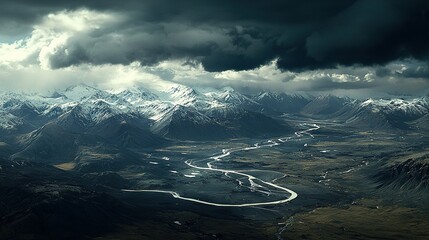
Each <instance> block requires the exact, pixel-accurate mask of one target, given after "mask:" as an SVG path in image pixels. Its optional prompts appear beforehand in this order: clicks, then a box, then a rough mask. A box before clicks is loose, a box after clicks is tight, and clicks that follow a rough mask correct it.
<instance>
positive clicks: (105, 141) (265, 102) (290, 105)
mask: <svg viewBox="0 0 429 240" xmlns="http://www.w3.org/2000/svg"><path fill="white" fill-rule="evenodd" d="M0 113H1V115H0V142H1V147H0V154H1V156H3V157H8V158H12V159H29V160H34V159H44V160H45V161H48V162H51V163H57V162H67V161H75V162H76V163H77V165H78V166H81V167H83V166H87V165H88V162H93V161H92V160H93V158H94V157H93V155H94V154H95V153H91V150H88V149H98V150H100V149H105V150H106V151H107V150H108V151H107V153H106V154H107V155H109V154H110V155H111V156H114V157H111V158H110V159H111V162H109V161H107V162H108V163H106V162H104V163H103V164H104V165H106V164H107V165H108V166H110V168H114V167H118V166H116V165H117V162H116V163H115V160H114V159H118V158H126V159H128V161H132V159H133V157H132V156H133V153H132V151H129V150H130V149H142V148H143V149H144V148H153V147H157V146H162V145H164V144H166V143H168V142H169V141H171V140H175V139H176V140H222V139H230V138H236V137H262V136H268V135H282V134H285V133H290V132H292V131H293V126H290V125H289V124H288V123H287V122H286V121H284V120H282V118H280V117H279V116H288V115H296V116H300V117H306V118H312V119H330V120H333V121H335V122H339V123H343V124H344V125H346V126H349V127H350V128H359V129H365V130H371V129H377V130H383V131H402V130H405V129H420V130H422V129H423V130H425V129H428V127H427V125H428V124H427V120H428V119H429V98H428V97H420V98H414V99H388V100H386V99H364V100H358V99H352V98H348V97H338V96H333V95H321V96H310V95H300V94H286V93H271V92H262V93H258V94H255V95H249V94H243V93H240V92H239V91H237V90H235V89H233V88H230V87H225V88H222V89H203V88H191V87H188V86H185V85H181V84H170V85H168V86H166V87H163V88H158V89H153V88H152V89H149V88H146V87H143V86H134V87H131V88H127V89H123V90H120V91H118V90H116V91H112V90H103V89H99V88H96V87H92V86H88V85H84V84H81V85H74V86H70V87H68V88H65V89H62V90H57V91H54V92H52V93H50V94H45V95H42V94H35V93H23V92H19V93H17V92H1V93H0ZM83 149H86V150H85V151H83ZM98 150H97V151H98ZM121 156H123V157H121ZM108 159H109V158H108ZM108 168H109V167H108Z"/></svg>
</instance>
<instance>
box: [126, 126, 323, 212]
mask: <svg viewBox="0 0 429 240" xmlns="http://www.w3.org/2000/svg"><path fill="white" fill-rule="evenodd" d="M300 126H302V127H308V129H306V130H302V131H298V132H295V137H296V138H301V137H302V136H304V135H309V136H310V137H313V135H312V134H311V132H312V131H315V130H317V129H319V128H320V127H319V126H318V125H316V124H308V123H302V124H300ZM292 138H293V137H286V138H279V139H277V140H268V141H266V142H265V143H263V144H258V143H256V144H254V145H253V146H249V147H245V148H236V149H223V150H222V154H219V155H216V156H213V157H211V158H210V160H211V161H210V162H207V163H206V166H197V165H196V163H198V162H200V161H203V160H200V161H191V160H186V161H185V164H186V165H188V166H189V167H191V168H193V169H198V170H205V171H214V172H220V173H223V174H225V175H226V176H229V175H239V176H242V177H245V178H246V179H247V181H248V182H249V183H250V187H249V188H250V189H251V190H252V191H254V190H256V191H259V192H264V191H261V190H258V189H260V188H262V189H268V188H267V187H264V186H262V185H265V186H269V187H272V188H275V189H277V190H278V191H280V192H283V193H286V194H287V196H288V197H287V198H284V199H280V200H276V201H267V202H252V203H241V204H227V203H215V202H209V201H203V200H200V199H196V198H190V197H184V196H181V195H180V194H179V193H177V192H174V191H167V190H156V189H151V190H148V189H144V190H137V189H122V191H124V192H152V193H166V194H171V195H172V196H173V197H174V198H178V199H182V200H185V201H190V202H195V203H200V204H205V205H209V206H216V207H253V206H266V205H275V204H282V203H286V202H289V201H292V200H293V199H295V198H297V197H298V194H297V193H296V192H294V191H293V190H291V189H288V188H286V187H282V186H280V185H277V184H275V183H274V182H275V181H276V180H277V179H280V178H277V179H274V180H273V181H270V182H268V181H264V180H262V179H260V178H258V177H256V176H253V175H251V174H249V173H248V172H254V171H260V170H256V169H254V170H230V169H221V168H217V167H216V162H219V161H222V159H223V158H225V157H228V156H229V155H231V153H234V152H240V151H251V150H255V149H259V148H266V147H273V146H277V145H280V144H282V143H285V142H287V141H288V140H291V139H292ZM285 176H286V175H283V177H285ZM281 178H282V177H281ZM237 181H238V182H239V184H240V185H241V186H243V185H242V181H240V180H238V179H237ZM256 182H259V183H261V184H262V185H261V184H258V183H256ZM264 193H266V192H264Z"/></svg>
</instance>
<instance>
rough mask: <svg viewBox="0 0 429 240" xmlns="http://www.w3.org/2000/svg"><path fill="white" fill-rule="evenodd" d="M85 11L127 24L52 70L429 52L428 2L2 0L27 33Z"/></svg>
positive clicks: (1, 14) (385, 58)
mask: <svg viewBox="0 0 429 240" xmlns="http://www.w3.org/2000/svg"><path fill="white" fill-rule="evenodd" d="M82 7H84V8H88V9H92V10H97V11H103V12H115V13H119V14H121V15H122V16H125V17H126V20H124V21H123V22H121V23H120V24H117V25H115V26H111V27H108V28H105V29H100V30H98V31H97V32H93V33H85V34H83V35H79V34H76V35H75V36H73V37H71V38H70V39H68V41H67V43H66V45H65V46H64V47H63V48H64V49H63V50H64V51H61V49H60V50H59V51H57V52H56V53H55V54H53V55H52V56H51V58H50V63H51V67H53V68H61V67H66V66H70V65H78V64H81V63H91V64H103V63H129V62H132V61H140V62H141V63H142V64H144V65H151V64H155V63H157V62H159V61H163V60H167V59H177V58H185V59H193V60H198V61H201V62H202V64H203V66H204V68H205V69H206V70H208V71H221V70H228V69H233V70H243V69H252V68H255V67H258V66H260V65H262V64H265V63H267V62H269V61H271V60H272V59H275V58H279V61H278V62H277V63H278V66H279V67H280V68H282V69H285V70H286V69H287V70H293V71H302V70H307V69H320V68H332V67H335V66H337V65H355V64H361V65H374V64H376V65H380V64H381V65H382V64H385V63H388V62H390V61H393V60H398V59H404V58H415V59H418V60H427V59H428V58H429V45H428V44H427V42H429V1H426V0H415V1H410V0H331V1H320V0H310V1H285V0H272V1H229V0H213V1H210V0H207V1H197V0H194V1H181V2H180V4H179V3H177V2H176V1H166V0H156V1H155V0H147V1H140V0H129V1H116V0H99V1H83V0H76V1H55V0H39V1H30V0H13V1H12V0H10V1H2V7H1V9H0V21H1V22H2V25H1V26H0V31H1V32H2V34H3V35H4V34H9V35H11V36H13V35H16V36H18V35H22V34H23V33H25V32H27V33H28V32H29V31H30V29H31V26H32V25H34V24H35V23H37V22H38V21H40V20H41V18H42V17H43V16H45V15H46V14H48V13H52V12H56V11H61V10H64V9H66V10H76V9H79V8H82ZM118 35H119V36H122V39H121V40H120V41H118V39H117V36H118ZM0 36H1V35H0ZM0 40H1V39H0ZM65 50H67V54H64V52H65Z"/></svg>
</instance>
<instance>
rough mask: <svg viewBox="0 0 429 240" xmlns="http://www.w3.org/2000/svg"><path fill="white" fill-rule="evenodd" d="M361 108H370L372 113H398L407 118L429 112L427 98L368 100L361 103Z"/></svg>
mask: <svg viewBox="0 0 429 240" xmlns="http://www.w3.org/2000/svg"><path fill="white" fill-rule="evenodd" d="M361 106H362V107H367V108H370V109H371V110H372V111H373V112H384V113H388V114H394V113H397V114H398V113H400V114H404V115H407V116H423V115H425V114H427V113H428V111H429V99H428V97H422V98H415V99H409V100H404V99H389V100H386V99H368V100H366V101H364V102H362V103H361Z"/></svg>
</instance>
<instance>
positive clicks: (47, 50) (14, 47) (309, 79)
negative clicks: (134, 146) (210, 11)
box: [0, 9, 429, 95]
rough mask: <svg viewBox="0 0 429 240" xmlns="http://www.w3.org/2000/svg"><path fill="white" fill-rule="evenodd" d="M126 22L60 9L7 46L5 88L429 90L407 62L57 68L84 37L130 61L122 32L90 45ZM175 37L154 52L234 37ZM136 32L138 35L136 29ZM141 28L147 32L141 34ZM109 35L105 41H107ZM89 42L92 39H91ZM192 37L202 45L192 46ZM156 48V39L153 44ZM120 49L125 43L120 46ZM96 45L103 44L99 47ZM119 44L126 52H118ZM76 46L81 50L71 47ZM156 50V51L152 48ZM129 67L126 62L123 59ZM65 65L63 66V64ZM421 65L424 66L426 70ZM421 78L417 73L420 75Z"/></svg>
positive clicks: (173, 33) (205, 33) (213, 33)
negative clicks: (305, 67)
mask: <svg viewBox="0 0 429 240" xmlns="http://www.w3.org/2000/svg"><path fill="white" fill-rule="evenodd" d="M121 21H123V16H120V15H119V14H116V13H112V12H108V13H102V12H97V11H91V10H87V9H80V10H76V11H61V12H57V13H52V14H49V15H47V16H45V18H44V19H43V21H41V22H40V23H38V24H36V25H35V26H34V28H33V31H32V32H31V34H30V36H28V37H27V38H26V39H21V40H19V41H16V42H14V43H1V44H0V88H1V89H5V88H11V89H13V88H25V89H32V90H41V89H47V88H58V87H63V86H67V85H70V84H73V83H79V82H85V83H89V84H97V85H100V86H101V87H103V88H107V89H120V88H125V87H128V86H131V85H133V84H135V83H140V84H144V85H150V86H152V87H157V86H158V87H163V86H165V84H168V82H169V81H171V82H177V83H183V84H187V85H191V86H202V87H223V86H232V87H235V88H247V89H254V90H255V91H259V90H270V91H287V92H292V91H311V92H323V93H326V92H332V93H338V94H346V95H347V94H355V95H365V94H367V95H369V94H386V93H395V94H421V93H423V92H425V89H427V88H428V87H429V81H427V80H426V79H423V78H416V77H412V78H408V77H406V76H403V73H404V72H406V71H407V70H410V69H413V68H415V69H417V73H420V72H422V71H421V70H419V69H421V67H420V66H423V65H424V63H421V62H419V61H417V60H413V59H407V60H404V61H396V62H392V63H389V64H387V65H385V66H380V68H381V67H382V68H384V72H386V74H384V75H380V74H378V73H377V68H379V67H363V66H351V67H344V66H338V67H337V68H334V69H325V70H313V71H305V72H290V71H281V70H280V69H278V67H277V64H276V63H277V60H273V61H271V62H269V63H267V64H266V65H262V66H260V67H257V68H255V69H250V70H243V71H234V70H227V71H222V72H207V71H205V70H204V67H203V65H202V64H201V62H199V61H198V60H195V59H198V57H197V58H195V59H194V60H189V59H169V60H163V61H160V62H159V63H156V64H154V65H151V66H142V65H141V64H140V63H139V62H137V61H134V62H131V63H129V64H120V63H116V64H105V63H103V62H102V61H101V63H98V62H93V63H92V64H88V63H85V62H82V63H77V64H71V66H70V64H64V65H65V66H69V67H63V68H58V69H52V64H53V63H54V64H58V62H60V61H64V62H67V61H68V60H69V59H68V57H69V55H70V54H78V53H79V51H77V50H79V49H76V46H79V44H78V43H77V44H74V45H73V44H72V45H70V44H69V42H70V41H72V40H76V39H74V38H76V36H78V39H85V40H87V41H86V43H88V44H93V45H94V46H93V49H94V51H92V52H91V53H90V54H92V55H91V56H92V57H93V58H94V59H103V56H98V55H97V54H101V53H102V54H103V55H104V57H105V56H109V55H110V56H116V55H124V53H123V51H127V49H124V48H123V44H122V45H120V44H119V43H122V42H123V41H125V39H127V36H124V35H123V33H121V34H120V33H115V32H114V31H113V32H109V31H107V33H106V32H103V34H107V35H106V36H108V37H109V41H107V42H105V43H99V42H91V41H90V40H88V39H91V37H92V36H93V35H97V33H98V31H101V30H103V29H106V28H109V27H111V26H113V25H115V24H120V23H121ZM164 27H166V28H167V29H166V30H165V29H164V30H165V32H168V33H169V34H170V35H169V36H167V37H168V38H173V39H175V40H176V41H175V42H174V44H173V45H172V46H167V45H164V44H163V43H159V45H156V46H153V47H154V48H161V50H160V52H161V53H162V52H163V51H162V48H174V47H177V49H180V48H193V47H194V45H195V44H197V45H202V44H204V43H206V42H209V41H210V40H212V39H216V42H217V43H218V44H220V46H222V47H224V48H225V50H228V49H229V48H230V47H231V45H230V42H229V41H230V39H228V38H226V37H225V33H224V32H222V29H216V30H215V29H212V28H210V27H200V28H195V29H190V28H187V27H185V26H182V25H174V24H173V25H172V24H170V25H169V24H165V25H164ZM135 30H136V29H135ZM139 30H141V29H139ZM134 34H138V35H139V37H138V38H135V39H134V40H133V39H131V40H130V39H128V40H127V41H129V42H128V43H133V41H137V39H145V38H149V39H151V38H154V36H153V35H151V33H147V32H138V33H134ZM103 36H105V35H103ZM142 36H143V37H142ZM87 38H88V39H87ZM190 38H193V39H195V40H194V41H193V42H192V43H190V42H188V40H189V39H190ZM148 42H152V43H153V42H154V41H152V40H151V41H148ZM116 43H118V44H116ZM97 44H102V47H100V46H99V45H97ZM117 46H120V47H117ZM71 47H74V49H71ZM149 47H151V46H149ZM118 62H122V61H120V60H119V61H118ZM59 66H62V64H59ZM419 67H420V68H419ZM414 75H415V74H414Z"/></svg>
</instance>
